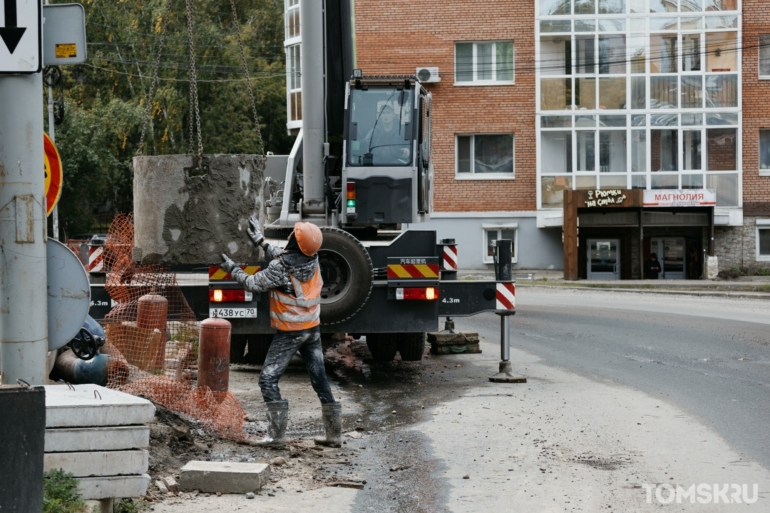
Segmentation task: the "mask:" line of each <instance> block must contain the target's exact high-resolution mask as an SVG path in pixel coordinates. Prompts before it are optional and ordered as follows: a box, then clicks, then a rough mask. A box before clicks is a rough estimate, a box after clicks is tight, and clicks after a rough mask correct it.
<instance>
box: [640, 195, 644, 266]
mask: <svg viewBox="0 0 770 513" xmlns="http://www.w3.org/2000/svg"><path fill="white" fill-rule="evenodd" d="M639 271H640V272H641V275H642V279H644V209H643V208H640V209H639Z"/></svg>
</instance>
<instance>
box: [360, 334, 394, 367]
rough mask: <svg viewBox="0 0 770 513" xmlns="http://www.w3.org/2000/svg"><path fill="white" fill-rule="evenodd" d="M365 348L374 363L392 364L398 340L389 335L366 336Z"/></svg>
mask: <svg viewBox="0 0 770 513" xmlns="http://www.w3.org/2000/svg"><path fill="white" fill-rule="evenodd" d="M366 346H367V347H368V348H369V352H370V353H372V358H374V360H375V361H378V362H392V361H393V358H395V357H396V351H397V350H398V340H396V337H395V336H393V335H392V334H390V333H375V334H373V335H367V336H366Z"/></svg>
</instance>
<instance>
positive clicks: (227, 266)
mask: <svg viewBox="0 0 770 513" xmlns="http://www.w3.org/2000/svg"><path fill="white" fill-rule="evenodd" d="M222 260H224V262H222V263H221V264H219V268H220V269H222V270H223V271H224V272H226V273H228V274H229V273H230V272H231V271H232V270H233V268H234V267H235V262H233V261H232V260H230V257H229V256H227V255H225V254H224V253H222Z"/></svg>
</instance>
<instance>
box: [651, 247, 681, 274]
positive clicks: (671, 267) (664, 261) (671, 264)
mask: <svg viewBox="0 0 770 513" xmlns="http://www.w3.org/2000/svg"><path fill="white" fill-rule="evenodd" d="M650 253H657V255H658V261H660V270H661V272H660V274H659V275H658V279H659V280H684V279H685V277H686V276H687V274H686V273H687V269H686V267H685V241H684V237H665V238H653V239H651V240H650Z"/></svg>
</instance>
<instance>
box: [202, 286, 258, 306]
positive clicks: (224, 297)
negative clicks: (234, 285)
mask: <svg viewBox="0 0 770 513" xmlns="http://www.w3.org/2000/svg"><path fill="white" fill-rule="evenodd" d="M251 300H252V293H251V292H246V291H245V290H243V289H209V301H210V302H212V303H244V302H246V301H251Z"/></svg>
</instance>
